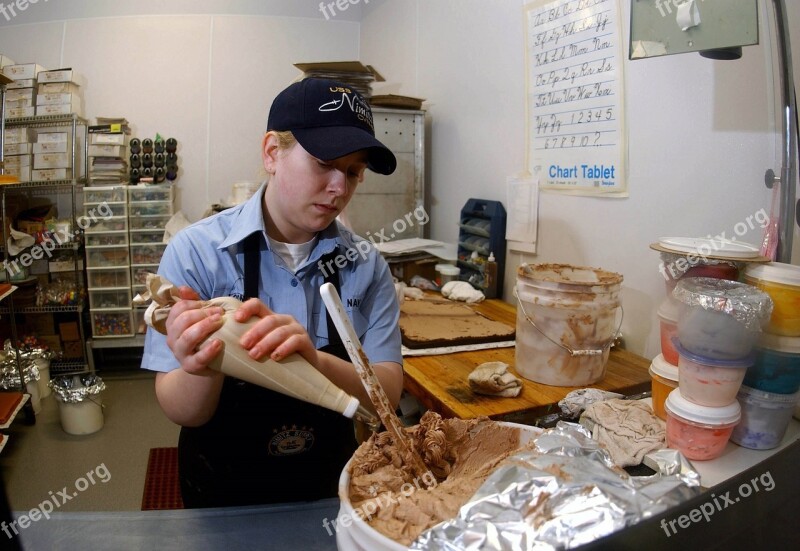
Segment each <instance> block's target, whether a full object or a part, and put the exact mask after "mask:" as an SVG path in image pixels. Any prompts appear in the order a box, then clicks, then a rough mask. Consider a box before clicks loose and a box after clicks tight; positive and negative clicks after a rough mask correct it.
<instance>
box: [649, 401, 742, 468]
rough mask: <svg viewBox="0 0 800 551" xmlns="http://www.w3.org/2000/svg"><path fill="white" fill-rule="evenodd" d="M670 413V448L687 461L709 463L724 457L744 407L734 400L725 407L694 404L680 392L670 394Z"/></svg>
mask: <svg viewBox="0 0 800 551" xmlns="http://www.w3.org/2000/svg"><path fill="white" fill-rule="evenodd" d="M664 407H665V409H666V410H667V447H669V448H672V449H676V450H679V451H680V452H681V453H682V454H683V455H684V456H686V458H687V459H695V460H699V461H706V460H709V459H715V458H717V457H719V456H720V455H722V452H723V451H724V450H725V445H726V444H727V443H728V439H729V438H730V436H731V433H732V432H733V429H734V427H735V426H736V424H737V423H738V422H739V420H740V419H741V407H740V406H739V402H737V401H735V400H734V402H733V403H732V404H730V405H727V406H724V407H707V406H699V405H697V404H693V403H692V402H690V401H689V400H687V399H686V398H684V397H683V396H681V393H680V389H675V390H673V391H672V392H670V393H669V396H668V397H667V401H666V402H665V404H664Z"/></svg>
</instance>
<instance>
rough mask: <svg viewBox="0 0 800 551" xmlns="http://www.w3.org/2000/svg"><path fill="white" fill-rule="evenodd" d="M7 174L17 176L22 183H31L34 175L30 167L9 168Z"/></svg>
mask: <svg viewBox="0 0 800 551" xmlns="http://www.w3.org/2000/svg"><path fill="white" fill-rule="evenodd" d="M5 172H6V174H9V175H11V176H16V177H17V179H18V180H19V181H20V182H30V181H31V176H32V174H31V167H30V166H7V167H6V169H5Z"/></svg>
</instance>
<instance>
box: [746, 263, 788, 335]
mask: <svg viewBox="0 0 800 551" xmlns="http://www.w3.org/2000/svg"><path fill="white" fill-rule="evenodd" d="M744 280H745V282H747V283H749V284H750V285H754V286H756V287H758V288H759V289H762V290H763V291H764V292H766V293H767V294H768V295H769V296H770V297H772V301H773V302H774V305H775V306H774V308H773V310H772V316H771V317H770V320H769V327H768V328H767V331H768V332H770V333H774V334H776V335H784V336H787V337H800V266H795V265H793V264H782V263H780V262H770V263H768V264H753V265H750V266H748V267H747V270H746V271H745V274H744Z"/></svg>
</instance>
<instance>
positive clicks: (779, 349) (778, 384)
mask: <svg viewBox="0 0 800 551" xmlns="http://www.w3.org/2000/svg"><path fill="white" fill-rule="evenodd" d="M755 350H756V355H755V363H754V364H753V365H752V366H751V367H749V368H747V373H745V375H744V384H745V385H747V386H749V387H751V388H755V389H758V390H763V391H766V392H775V393H777V394H794V393H795V392H797V391H798V390H800V337H782V336H780V335H771V334H769V333H762V334H761V337H760V339H759V341H758V344H757V345H756V348H755Z"/></svg>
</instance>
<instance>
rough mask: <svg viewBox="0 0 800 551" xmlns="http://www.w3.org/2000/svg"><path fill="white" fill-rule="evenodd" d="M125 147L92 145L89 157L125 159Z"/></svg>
mask: <svg viewBox="0 0 800 551" xmlns="http://www.w3.org/2000/svg"><path fill="white" fill-rule="evenodd" d="M125 155H126V147H125V146H124V145H90V146H89V157H125Z"/></svg>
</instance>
